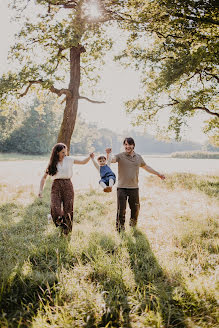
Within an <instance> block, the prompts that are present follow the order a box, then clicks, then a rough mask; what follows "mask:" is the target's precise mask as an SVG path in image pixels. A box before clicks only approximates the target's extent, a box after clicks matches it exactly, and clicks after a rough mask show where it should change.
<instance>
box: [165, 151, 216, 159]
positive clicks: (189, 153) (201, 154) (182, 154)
mask: <svg viewBox="0 0 219 328" xmlns="http://www.w3.org/2000/svg"><path fill="white" fill-rule="evenodd" d="M171 157H174V158H212V159H219V152H206V151H187V152H175V153H172V154H171Z"/></svg>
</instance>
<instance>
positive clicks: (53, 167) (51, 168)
mask: <svg viewBox="0 0 219 328" xmlns="http://www.w3.org/2000/svg"><path fill="white" fill-rule="evenodd" d="M64 148H66V149H67V146H66V145H65V144H63V143H57V144H56V145H55V146H54V147H53V149H52V152H51V156H50V160H49V165H48V167H47V170H46V173H48V174H49V175H55V174H56V172H57V164H58V161H59V154H58V153H59V152H60V151H61V150H62V149H64Z"/></svg>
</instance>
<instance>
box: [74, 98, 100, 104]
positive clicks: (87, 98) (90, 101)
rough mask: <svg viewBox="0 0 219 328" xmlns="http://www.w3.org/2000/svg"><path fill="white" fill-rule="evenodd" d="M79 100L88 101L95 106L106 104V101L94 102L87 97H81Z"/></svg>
mask: <svg viewBox="0 0 219 328" xmlns="http://www.w3.org/2000/svg"><path fill="white" fill-rule="evenodd" d="M78 99H84V100H87V101H89V102H91V103H93V104H105V103H106V102H105V101H98V100H92V99H89V98H87V97H82V96H79V97H78Z"/></svg>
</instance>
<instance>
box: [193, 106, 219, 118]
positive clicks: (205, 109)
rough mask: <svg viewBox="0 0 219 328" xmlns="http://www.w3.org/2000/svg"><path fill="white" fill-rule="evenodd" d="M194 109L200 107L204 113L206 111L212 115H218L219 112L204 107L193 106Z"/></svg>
mask: <svg viewBox="0 0 219 328" xmlns="http://www.w3.org/2000/svg"><path fill="white" fill-rule="evenodd" d="M196 109H201V110H203V111H205V112H206V113H208V114H210V115H214V116H217V117H219V113H215V112H212V111H210V110H209V109H208V108H206V107H194V108H192V110H196Z"/></svg>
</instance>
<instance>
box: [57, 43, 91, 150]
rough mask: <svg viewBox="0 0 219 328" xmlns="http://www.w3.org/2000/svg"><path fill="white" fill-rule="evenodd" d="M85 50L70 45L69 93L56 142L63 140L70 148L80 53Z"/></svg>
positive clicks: (75, 106)
mask: <svg viewBox="0 0 219 328" xmlns="http://www.w3.org/2000/svg"><path fill="white" fill-rule="evenodd" d="M82 52H85V49H84V47H82V46H80V45H79V46H78V47H72V48H71V49H70V82H69V87H68V90H69V91H70V93H71V95H67V96H66V105H65V110H64V114H63V120H62V124H61V127H60V131H59V135H58V140H57V142H63V143H64V144H66V146H67V147H68V152H69V150H70V142H71V136H72V133H73V131H74V127H75V122H76V117H77V111H78V97H79V87H80V55H81V53H82Z"/></svg>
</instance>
